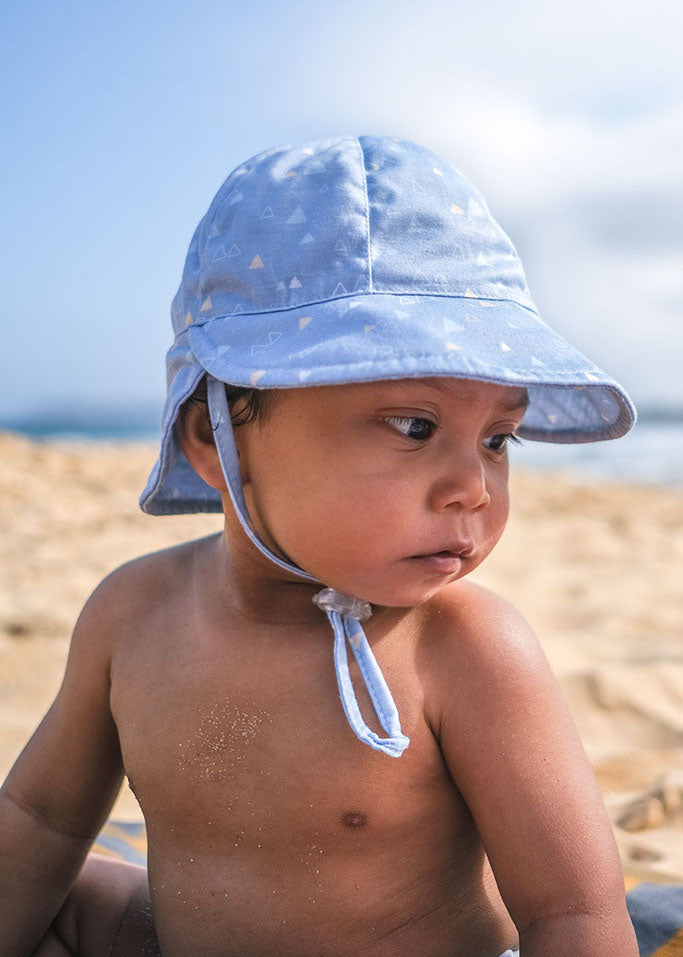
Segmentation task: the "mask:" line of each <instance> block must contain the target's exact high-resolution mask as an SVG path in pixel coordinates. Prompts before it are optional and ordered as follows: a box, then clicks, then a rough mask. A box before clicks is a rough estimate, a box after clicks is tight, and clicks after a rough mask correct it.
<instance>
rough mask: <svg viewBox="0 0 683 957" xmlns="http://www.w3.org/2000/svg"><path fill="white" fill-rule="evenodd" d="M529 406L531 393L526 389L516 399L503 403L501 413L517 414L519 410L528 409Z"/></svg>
mask: <svg viewBox="0 0 683 957" xmlns="http://www.w3.org/2000/svg"><path fill="white" fill-rule="evenodd" d="M528 405H529V393H528V392H527V391H526V389H523V390H522V391H521V392H519V393H517V394H516V395H515V397H514V398H512V399H508V400H507V401H505V400H504V401H502V402H501V403H500V410H501V412H516V411H517V410H518V409H526V408H527V407H528Z"/></svg>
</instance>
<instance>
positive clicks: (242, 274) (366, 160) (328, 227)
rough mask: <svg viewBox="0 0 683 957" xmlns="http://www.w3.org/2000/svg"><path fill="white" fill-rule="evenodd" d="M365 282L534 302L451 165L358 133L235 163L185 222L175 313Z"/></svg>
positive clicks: (366, 288)
mask: <svg viewBox="0 0 683 957" xmlns="http://www.w3.org/2000/svg"><path fill="white" fill-rule="evenodd" d="M373 292H374V293H396V294H401V295H447V296H462V297H472V298H479V299H493V300H495V299H508V300H512V301H516V302H518V303H519V304H520V305H523V306H526V307H527V308H532V309H533V308H534V307H533V303H532V301H531V299H530V296H529V291H528V289H527V286H526V281H525V279H524V274H523V271H522V267H521V263H520V261H519V258H518V256H517V253H516V251H515V249H514V246H513V245H512V243H511V242H510V240H509V238H508V237H507V236H506V234H505V233H504V232H503V230H502V229H501V228H500V226H498V224H497V223H496V222H495V220H494V219H493V218H492V216H491V214H490V212H489V210H488V207H487V205H486V202H485V200H484V199H483V197H482V196H481V195H480V194H479V193H478V192H477V191H476V190H475V189H474V188H473V187H472V186H471V184H469V183H468V182H467V180H466V179H465V178H464V177H463V176H462V174H461V173H460V172H459V171H457V170H455V169H453V168H452V167H451V166H450V165H449V164H448V163H446V162H444V160H442V159H441V158H439V157H438V156H437V155H436V154H434V153H432V152H431V151H430V150H427V149H425V148H424V147H422V146H419V145H418V144H416V143H413V142H411V141H408V140H396V139H391V138H387V137H379V136H360V137H357V138H356V137H337V138H334V139H326V140H318V141H315V142H312V143H308V144H301V145H298V146H285V147H280V148H277V149H274V150H268V151H266V152H264V153H260V154H258V155H257V156H255V157H253V158H252V159H251V160H249V161H247V162H246V163H244V164H242V165H241V166H239V167H238V168H237V169H235V170H234V171H233V172H232V173H231V174H230V176H228V178H227V179H226V180H225V182H224V183H223V185H222V186H221V188H220V189H219V191H218V193H217V195H216V197H215V199H214V201H213V202H212V204H211V206H210V207H209V210H208V212H207V213H206V215H205V216H204V218H203V219H202V220H201V222H200V223H199V226H198V227H197V229H196V231H195V234H194V237H193V239H192V242H191V244H190V248H189V251H188V255H187V260H186V263H185V269H184V272H183V279H182V283H181V286H180V289H179V290H178V294H177V296H176V298H175V300H174V304H173V311H172V312H173V322H174V328H175V332H176V334H180V333H181V332H182V331H183V330H184V329H185V328H186V327H187V326H188V325H190V324H204V323H205V322H206V321H208V320H210V319H213V318H216V317H219V316H220V317H224V316H230V315H242V314H248V313H262V312H268V311H277V310H282V309H289V308H295V307H301V306H305V305H307V304H309V303H315V302H324V301H329V300H334V299H339V298H343V297H345V296H349V295H359V294H363V293H373Z"/></svg>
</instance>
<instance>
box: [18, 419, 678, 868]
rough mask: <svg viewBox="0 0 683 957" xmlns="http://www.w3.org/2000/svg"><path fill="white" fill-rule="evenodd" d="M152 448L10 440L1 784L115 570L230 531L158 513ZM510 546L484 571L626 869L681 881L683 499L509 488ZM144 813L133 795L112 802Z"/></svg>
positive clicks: (550, 482) (629, 490)
mask: <svg viewBox="0 0 683 957" xmlns="http://www.w3.org/2000/svg"><path fill="white" fill-rule="evenodd" d="M155 454H156V449H155V447H154V446H153V445H151V444H146V443H130V444H123V443H118V444H104V443H88V442H81V443H77V442H33V441H29V440H27V439H25V438H22V437H20V436H16V435H12V434H10V433H0V528H1V529H2V536H1V538H0V568H1V569H2V587H1V589H0V775H1V776H2V777H4V775H5V774H6V772H7V771H8V770H9V768H10V766H11V764H12V762H13V761H14V759H15V758H16V756H17V754H18V752H19V750H20V749H21V747H22V746H23V744H24V743H25V741H26V740H27V739H28V737H29V735H30V733H31V731H32V730H33V728H34V726H35V725H36V723H37V722H38V720H39V719H40V717H41V715H42V714H43V712H44V711H45V709H46V708H47V707H48V705H49V703H50V701H51V699H52V697H53V695H54V694H55V692H56V690H57V688H58V686H59V682H60V679H61V674H62V670H63V667H64V661H65V657H66V652H67V648H68V640H69V635H70V632H71V629H72V627H73V623H74V621H75V619H76V616H77V615H78V612H79V609H80V607H81V606H82V604H83V602H84V601H85V599H86V598H87V596H88V594H89V593H90V591H91V590H92V589H93V588H94V587H95V585H96V584H97V582H98V581H99V580H100V579H101V578H102V577H103V576H104V575H105V574H107V572H108V571H110V570H111V569H113V568H115V567H116V566H117V565H118V564H120V563H122V562H124V561H126V560H127V559H129V558H132V557H134V556H136V555H139V554H142V553H144V552H148V551H152V550H155V549H158V548H162V547H164V546H167V545H170V544H174V543H176V542H180V541H183V540H187V539H190V538H197V537H199V536H201V535H204V534H207V533H210V532H212V531H216V530H218V528H219V527H220V519H219V518H218V517H217V516H187V517H186V516H181V517H173V518H152V517H149V516H146V515H143V514H142V513H140V512H139V510H138V508H137V498H138V495H139V492H140V489H141V488H142V486H143V485H144V482H145V480H146V476H147V473H148V471H149V468H150V467H151V465H152V464H153V461H154V457H155ZM512 496H513V511H512V516H511V519H510V524H509V526H508V529H507V531H506V533H505V536H504V538H503V541H502V542H501V544H500V545H499V546H498V548H497V550H496V551H495V552H494V554H493V555H492V556H491V557H490V558H489V559H488V560H487V562H486V563H485V564H484V566H482V568H481V569H480V570H479V571H478V572H477V573H476V577H477V578H478V579H479V580H480V581H482V582H483V583H484V584H487V585H490V586H491V587H493V588H495V589H496V590H497V591H499V592H500V593H501V594H503V595H505V596H506V597H508V598H509V599H510V600H512V601H513V602H514V604H516V605H517V607H518V608H519V609H520V610H521V611H522V612H523V613H524V614H525V615H526V616H527V618H528V619H529V621H530V622H531V623H532V624H533V626H534V628H535V629H536V631H537V633H538V634H539V636H540V638H541V641H542V643H543V645H544V647H545V649H546V653H547V655H548V657H549V659H550V662H551V664H552V666H553V668H554V670H555V673H556V675H557V676H558V678H559V681H560V683H561V685H562V687H563V690H564V692H565V694H566V696H567V698H568V700H569V703H570V706H571V708H572V711H573V713H574V717H575V720H576V722H577V725H578V727H579V731H580V733H581V737H582V740H583V743H584V746H585V748H586V752H587V754H588V756H589V758H590V760H591V762H592V764H593V767H594V769H595V773H596V776H597V779H598V783H599V785H600V788H601V790H602V794H603V796H604V799H605V803H606V805H607V807H608V810H609V812H610V815H611V818H612V821H613V823H614V829H615V834H616V837H617V842H618V844H619V848H620V851H621V854H622V860H623V864H624V869H625V871H626V873H627V874H631V875H635V876H636V877H644V878H647V879H649V880H656V881H677V882H683V586H682V584H681V583H682V581H683V574H682V570H683V492H682V491H672V490H664V489H659V488H656V487H647V486H641V487H637V486H629V485H602V486H597V487H596V486H588V485H585V484H582V483H581V482H580V481H578V480H576V479H572V478H571V477H568V476H563V475H559V474H553V475H550V474H548V473H545V474H534V473H521V474H518V475H515V476H514V477H513V480H512ZM116 814H117V815H118V816H119V817H122V818H128V819H136V818H139V809H138V808H137V806H136V804H135V802H134V799H133V798H132V795H131V794H130V792H129V791H127V790H124V791H123V792H122V796H121V798H120V800H119V803H118V805H117V808H116Z"/></svg>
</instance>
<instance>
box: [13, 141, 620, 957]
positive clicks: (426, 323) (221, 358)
mask: <svg viewBox="0 0 683 957" xmlns="http://www.w3.org/2000/svg"><path fill="white" fill-rule="evenodd" d="M173 324H174V329H175V333H176V336H175V342H174V344H173V346H172V348H171V350H170V352H169V354H168V399H167V402H166V406H165V409H164V415H163V423H162V428H163V442H162V448H161V455H160V457H159V460H158V462H157V464H156V466H155V468H154V471H153V472H152V475H151V476H150V479H149V482H148V484H147V487H146V489H145V491H144V492H143V494H142V498H141V505H142V508H143V509H144V510H145V511H146V512H148V513H150V514H157V515H158V514H172V513H180V512H198V511H215V512H220V511H222V512H223V515H224V527H223V530H222V531H221V532H220V533H218V534H216V535H213V536H209V537H208V538H204V539H201V540H198V541H192V542H188V543H187V544H184V545H182V546H179V547H176V548H171V549H167V550H164V551H162V552H159V553H156V554H153V555H147V556H144V557H142V558H139V559H137V560H135V561H133V562H131V563H129V564H127V565H125V566H123V567H122V568H119V569H118V570H116V571H115V572H114V573H113V574H111V575H110V576H109V577H108V578H107V579H105V581H104V582H102V584H101V585H100V586H99V587H98V589H97V590H96V591H95V592H94V594H93V595H92V597H91V598H90V600H89V601H88V603H87V604H86V606H85V609H84V610H83V612H82V614H81V617H80V619H79V621H78V623H77V625H76V628H75V631H74V635H73V640H72V644H71V650H70V654H69V659H68V663H67V667H66V674H65V677H64V682H63V685H62V687H61V690H60V691H59V694H58V695H57V698H56V700H55V702H54V704H53V705H52V707H51V708H50V710H49V712H48V714H47V716H46V717H45V719H44V720H43V722H42V724H41V725H40V727H39V728H38V730H37V731H36V732H35V734H34V736H33V738H32V739H31V741H30V742H29V744H28V745H27V747H26V749H25V750H24V752H23V754H22V755H21V757H20V758H19V759H18V761H17V763H16V765H15V767H14V768H13V770H12V771H11V773H10V775H9V777H8V779H7V781H6V783H5V785H4V788H3V790H2V792H1V796H0V921H1V934H0V937H1V943H0V953H1V954H2V955H3V957H10V955H27V954H30V953H36V954H38V955H40V957H46V955H53V954H54V955H58V954H59V955H64V954H68V953H79V954H89V955H96V957H102V955H106V954H117V955H118V954H121V955H151V954H158V953H162V954H164V955H168V957H180V955H206V957H218V955H240V957H245V955H296V957H303V955H340V954H354V955H355V954H368V955H377V957H381V955H392V957H396V955H411V957H414V955H419V957H432V955H439V957H442V955H460V957H496V955H499V954H501V953H503V952H505V954H507V955H508V957H511V955H512V953H513V952H516V949H517V948H520V949H521V954H522V955H523V957H563V955H570V954H571V955H579V957H605V955H607V954H610V955H612V954H614V955H619V957H635V955H636V954H637V947H636V943H635V937H634V934H633V928H632V926H631V923H630V920H629V918H628V914H627V911H626V907H625V901H624V888H623V878H622V872H621V867H620V863H619V858H618V855H617V851H616V848H615V844H614V840H613V837H612V832H611V829H610V825H609V821H608V819H607V816H606V813H605V810H604V808H603V805H602V802H601V800H600V796H599V793H598V790H597V787H596V783H595V780H594V777H593V774H592V772H591V769H590V766H589V764H588V762H587V760H586V757H585V755H584V752H583V750H582V747H581V744H580V742H579V740H578V737H577V733H576V730H575V728H574V725H573V723H572V720H571V718H570V715H569V712H568V709H567V706H566V704H565V702H564V701H563V699H562V696H561V694H560V692H559V690H558V687H557V685H556V683H555V680H554V679H553V677H552V675H551V673H550V670H549V668H548V664H547V662H546V659H545V657H544V655H543V652H542V651H541V649H540V647H539V644H538V642H537V640H536V638H535V637H534V635H533V633H532V632H531V630H530V628H529V626H528V625H527V624H526V622H525V621H524V620H523V619H522V618H521V617H520V615H519V614H518V613H517V612H516V611H515V610H514V608H512V607H511V606H510V605H509V604H508V603H507V602H505V601H503V600H502V599H501V598H499V597H498V596H496V595H495V594H493V593H491V592H490V591H488V590H486V589H484V588H482V587H480V586H478V585H476V584H474V583H472V582H471V581H469V579H468V577H467V576H468V575H469V573H470V572H471V571H472V570H473V569H475V568H476V567H477V566H478V565H479V564H480V563H481V562H482V561H483V560H484V559H485V558H486V556H487V555H488V554H489V553H490V552H491V550H492V549H493V548H494V546H495V544H496V542H497V541H498V539H499V538H500V536H501V534H502V532H503V529H504V527H505V523H506V519H507V515H508V492H507V483H508V460H507V446H508V445H509V444H510V442H513V441H517V438H516V437H517V436H521V437H526V438H530V439H536V440H541V441H550V442H588V441H594V440H599V439H606V438H615V437H617V436H620V435H622V434H624V433H625V432H626V431H628V429H629V428H630V427H631V425H632V423H633V421H634V410H633V407H632V405H631V403H630V401H629V399H628V397H627V396H626V394H625V393H624V392H623V390H622V389H621V388H620V387H619V386H618V385H617V384H616V383H615V382H614V381H613V380H612V379H610V378H609V377H608V376H607V375H606V374H605V373H603V372H602V371H601V370H600V369H598V368H597V367H596V366H595V365H594V364H593V363H592V362H590V361H589V360H587V359H586V358H585V357H583V356H582V355H580V354H579V353H578V352H576V351H575V350H574V349H573V348H572V347H571V346H570V345H568V343H567V342H565V341H564V340H563V339H562V338H560V337H559V336H558V335H557V334H556V333H554V332H553V331H552V330H550V329H549V328H548V327H547V326H546V325H545V324H544V323H543V322H542V321H541V319H540V318H539V316H538V314H537V312H536V310H535V307H534V304H533V302H532V301H531V298H530V296H529V292H528V289H527V287H526V283H525V280H524V275H523V272H522V268H521V264H520V262H519V259H518V257H517V254H516V252H515V249H514V247H513V246H512V245H511V243H510V241H509V239H508V238H507V236H506V235H505V233H504V232H503V231H502V230H501V229H500V227H499V226H498V225H497V224H496V223H495V221H494V220H493V218H492V217H491V215H490V213H489V211H488V208H487V206H486V203H485V202H484V200H483V199H482V197H481V196H480V195H479V194H478V193H477V192H476V191H475V190H474V189H473V188H472V187H471V186H470V185H469V183H468V182H467V181H466V180H465V179H464V178H463V176H462V175H461V174H460V173H459V172H458V171H456V170H453V169H452V168H450V167H449V165H448V164H447V163H445V162H444V161H443V160H441V159H440V158H438V157H437V156H435V155H434V154H433V153H431V152H429V151H427V150H426V149H424V148H422V147H420V146H417V145H416V144H414V143H411V142H408V141H404V140H393V139H389V138H383V137H373V136H361V137H359V138H352V137H340V138H336V139H328V140H323V141H320V142H314V143H311V144H308V145H304V146H293V147H284V148H279V149H274V150H269V151H267V152H265V153H261V154H259V155H258V156H256V157H254V158H253V159H251V160H249V161H247V162H246V163H245V164H244V165H242V166H240V167H239V168H238V169H236V170H235V171H234V172H233V173H232V174H231V175H230V176H229V177H228V179H227V180H226V182H225V183H224V185H223V186H222V187H221V188H220V190H219V192H218V194H217V196H216V198H215V199H214V201H213V203H212V205H211V207H210V208H209V211H208V212H207V214H206V216H205V217H204V219H203V220H202V221H201V223H200V224H199V226H198V228H197V231H196V233H195V235H194V237H193V239H192V242H191V244H190V247H189V252H188V256H187V260H186V264H185V270H184V274H183V279H182V283H181V286H180V289H179V291H178V294H177V296H176V298H175V300H174V303H173ZM527 558H529V559H530V560H531V561H533V556H527ZM525 560H526V558H525V557H524V556H521V555H520V561H525ZM349 647H350V649H351V651H352V652H353V655H351V656H349V655H348V649H349ZM333 662H334V664H333ZM124 774H126V775H127V776H128V781H129V783H130V787H131V788H132V789H133V791H134V793H135V794H136V796H137V798H138V800H139V802H140V806H141V808H142V811H143V813H144V817H145V821H146V826H147V835H148V844H149V862H148V863H149V867H148V870H145V869H142V868H135V867H133V866H131V865H125V864H121V863H116V862H114V861H111V860H105V859H103V858H97V857H94V856H91V857H87V856H86V855H87V852H88V849H89V847H90V845H91V843H92V841H93V839H94V838H95V836H96V835H97V833H98V831H99V829H100V828H101V827H102V825H103V823H104V821H105V820H106V818H107V815H108V813H109V811H110V809H111V807H112V803H113V801H114V799H115V797H116V794H117V792H118V790H119V788H120V786H121V782H122V779H123V776H124Z"/></svg>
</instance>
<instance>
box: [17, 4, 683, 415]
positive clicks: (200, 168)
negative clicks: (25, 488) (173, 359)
mask: <svg viewBox="0 0 683 957" xmlns="http://www.w3.org/2000/svg"><path fill="white" fill-rule="evenodd" d="M682 28H683V8H681V6H680V4H679V3H678V2H677V0H651V2H649V3H647V4H646V3H645V2H644V0H640V2H637V3H636V2H631V0H623V2H606V0H593V2H587V0H578V2H576V3H574V4H572V5H571V7H569V6H568V5H567V6H566V7H564V8H561V7H560V5H558V4H555V3H552V2H550V0H547V2H530V0H519V2H518V3H516V4H510V3H508V2H502V0H478V2H477V3H471V4H462V3H458V2H457V0H456V2H450V3H446V2H440V0H423V2H421V3H419V4H415V3H406V2H402V0H392V2H384V0H381V2H373V0H365V2H358V0H348V2H346V3H344V4H335V5H332V4H329V5H328V4H321V3H313V2H308V0H290V2H288V3H276V2H273V0H270V2H267V0H266V2H260V3H251V4H233V3H230V2H222V3H221V2H218V0H203V2H202V0H199V2H192V3H189V2H187V3H180V2H146V0H138V2H130V0H117V2H116V3H92V2H68V0H66V2H62V3H55V2H54V0H24V2H22V3H21V4H13V5H11V6H10V5H5V8H4V10H3V14H2V29H1V30H0V90H2V93H1V94H0V95H1V97H2V100H1V102H0V113H1V119H2V127H3V130H4V133H5V148H4V150H3V152H2V156H1V157H0V170H1V175H0V202H1V203H2V217H1V224H0V230H1V233H2V236H1V239H2V248H3V256H2V273H3V275H2V288H3V292H4V297H3V298H4V303H3V305H4V310H3V315H2V329H3V342H4V351H3V357H4V363H3V375H2V381H1V382H0V421H2V420H3V419H7V418H9V417H13V416H16V415H21V414H24V413H29V412H31V411H35V410H40V409H41V408H50V407H55V406H61V405H68V404H70V403H84V404H86V405H89V406H91V405H97V404H99V403H110V402H118V401H122V400H125V401H126V402H140V403H153V402H157V403H159V404H160V402H161V399H162V396H163V388H164V386H163V355H164V352H165V350H166V348H167V347H168V345H169V344H170V320H169V318H168V310H169V305H170V301H171V298H172V296H173V293H174V292H175V289H176V287H177V284H178V281H179V279H180V273H181V270H182V263H183V259H184V254H185V249H186V246H187V243H188V242H189V239H190V236H191V233H192V231H193V229H194V226H195V225H196V223H197V221H198V219H199V218H200V217H201V215H202V214H203V212H204V211H205V209H206V207H207V206H208V203H209V202H210V200H211V197H212V196H213V194H214V192H215V190H216V189H217V187H218V186H219V184H220V183H221V181H222V180H223V179H224V178H225V176H226V175H227V173H228V172H229V171H230V170H231V169H232V168H233V167H235V166H236V165H238V163H239V162H241V161H242V160H244V159H246V158H247V157H248V156H250V155H252V154H253V153H255V152H258V151H259V150H261V149H264V148H266V147H268V146H272V145H275V144H278V143H283V142H286V141H300V140H307V139H315V138H317V137H320V136H329V135H337V134H339V133H374V132H376V133H383V134H388V135H394V136H401V137H408V138H411V139H414V140H417V141H418V142H422V143H424V145H426V146H429V147H430V148H432V149H434V150H435V151H436V152H438V153H441V154H442V155H443V156H445V157H446V158H447V159H449V160H451V161H452V162H453V163H454V165H457V166H458V167H459V168H460V169H462V170H463V172H465V173H466V175H468V176H469V178H470V179H472V180H473V182H474V183H475V184H476V185H477V186H478V187H479V188H480V189H481V190H482V191H483V193H484V195H485V196H486V197H487V199H488V201H489V204H490V206H491V208H492V210H493V212H494V214H495V215H496V217H497V218H498V219H499V220H500V222H501V224H502V225H503V226H504V228H505V229H506V230H507V231H508V232H509V233H510V235H511V237H512V239H513V241H514V242H515V244H516V245H517V248H518V249H519V251H520V253H521V255H522V258H523V260H524V262H525V266H526V271H527V278H528V280H529V285H530V287H531V291H532V294H533V295H534V298H535V300H536V303H537V305H538V307H539V309H540V311H541V314H542V315H543V316H544V318H545V319H546V321H548V322H549V323H550V324H551V325H553V326H554V327H555V328H557V329H558V330H559V331H561V332H562V333H563V334H564V335H566V336H567V337H568V338H570V339H571V340H572V341H573V342H574V343H575V344H576V345H578V346H579V348H581V349H583V351H586V352H588V353H589V354H590V355H591V357H593V358H595V359H596V361H598V362H599V363H600V364H602V365H603V366H605V367H606V368H607V369H608V370H609V371H610V372H611V373H613V374H614V375H616V376H617V377H618V378H620V379H621V380H622V381H623V383H624V384H625V386H626V387H627V388H628V389H629V391H631V393H632V394H633V396H634V398H635V399H636V401H640V402H669V403H675V404H679V405H683V377H682V376H681V375H680V372H679V366H680V362H681V359H682V358H683V321H682V320H683V268H682V267H683V255H682V254H683V70H682V69H681V67H680V37H681V35H683V30H682Z"/></svg>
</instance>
